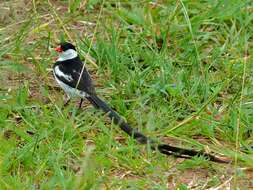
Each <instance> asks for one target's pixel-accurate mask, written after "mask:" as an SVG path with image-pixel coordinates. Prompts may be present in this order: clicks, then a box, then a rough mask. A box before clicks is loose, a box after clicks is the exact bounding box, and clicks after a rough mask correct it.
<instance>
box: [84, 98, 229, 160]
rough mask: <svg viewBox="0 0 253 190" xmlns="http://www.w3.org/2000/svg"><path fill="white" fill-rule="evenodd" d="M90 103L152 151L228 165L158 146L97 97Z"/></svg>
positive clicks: (196, 153) (201, 154) (189, 152)
mask: <svg viewBox="0 0 253 190" xmlns="http://www.w3.org/2000/svg"><path fill="white" fill-rule="evenodd" d="M87 99H88V100H89V101H90V103H91V104H92V105H93V106H94V107H95V108H99V109H101V110H103V111H104V112H105V113H106V114H108V116H109V117H110V118H111V119H112V121H113V122H114V123H115V124H117V125H119V127H120V128H121V129H122V130H123V131H124V132H126V133H127V134H128V135H130V136H132V137H133V138H134V139H136V140H137V141H138V142H139V143H141V144H149V145H150V147H151V148H152V149H153V150H159V151H160V152H161V153H163V154H166V155H174V156H176V157H181V158H191V157H193V156H204V157H206V158H207V159H209V160H211V161H214V162H220V163H229V162H230V161H228V160H223V159H221V158H218V157H216V156H214V155H211V154H208V153H205V152H203V151H196V150H191V149H184V148H179V147H175V146H171V145H168V144H158V143H156V142H155V141H153V140H151V139H150V138H148V137H146V136H145V135H143V134H142V133H140V132H138V131H137V130H136V129H133V128H132V127H131V126H130V125H129V124H128V123H126V122H125V121H124V120H123V119H122V118H121V117H120V116H119V114H118V113H117V112H115V111H114V110H113V109H112V108H110V106H108V105H107V104H106V103H105V102H104V101H103V100H101V99H100V98H99V97H98V96H96V95H92V96H89V97H87Z"/></svg>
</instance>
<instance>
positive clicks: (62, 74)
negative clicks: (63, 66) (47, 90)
mask: <svg viewBox="0 0 253 190" xmlns="http://www.w3.org/2000/svg"><path fill="white" fill-rule="evenodd" d="M54 72H55V74H56V75H57V76H59V77H63V78H64V79H65V80H67V81H69V82H71V81H73V78H72V76H71V75H67V74H65V73H63V72H62V71H61V70H60V69H59V66H56V67H55V68H54Z"/></svg>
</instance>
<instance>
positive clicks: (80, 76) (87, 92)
mask: <svg viewBox="0 0 253 190" xmlns="http://www.w3.org/2000/svg"><path fill="white" fill-rule="evenodd" d="M55 50H56V51H57V52H59V53H60V55H59V58H58V59H57V60H56V62H55V64H54V66H53V73H54V77H55V79H56V81H57V83H58V84H59V85H60V87H61V88H62V89H63V90H64V91H65V93H66V94H67V95H68V97H69V99H68V101H67V102H69V100H70V98H72V97H79V98H81V101H80V104H79V107H81V105H82V102H83V99H84V98H86V99H88V100H89V102H90V103H91V104H92V105H93V106H94V107H95V108H97V109H101V110H102V111H103V112H105V113H106V114H108V116H109V117H110V118H111V119H112V121H113V122H114V123H115V124H117V125H119V127H120V128H121V129H122V130H123V131H124V132H126V133H127V134H128V135H130V136H132V137H133V138H134V139H136V140H137V141H138V142H139V143H141V144H149V145H150V147H151V148H152V149H153V150H159V151H160V152H161V153H163V154H166V155H174V156H176V157H182V158H191V157H193V156H204V157H206V158H207V159H209V160H211V161H214V162H222V163H227V162H228V161H227V160H224V159H221V158H218V157H216V156H213V155H211V154H208V153H205V152H203V151H195V150H191V149H184V148H179V147H175V146H171V145H168V144H159V143H157V142H155V141H153V140H151V139H150V138H148V137H146V136H145V135H143V134H142V133H140V132H138V131H137V130H136V129H133V128H132V127H131V126H130V125H129V124H128V123H126V122H125V121H124V120H123V119H122V118H121V117H120V116H119V114H118V113H117V112H116V111H114V110H113V109H112V108H110V106H108V105H107V104H106V103H105V102H104V101H103V100H102V99H100V98H99V97H98V96H97V94H96V91H95V88H94V85H93V82H92V79H91V77H90V74H89V73H88V71H87V69H86V68H85V65H84V63H83V62H82V61H81V60H80V57H79V56H78V53H77V51H76V48H75V46H74V45H73V44H71V43H68V42H64V43H61V44H60V45H59V46H58V47H57V48H55Z"/></svg>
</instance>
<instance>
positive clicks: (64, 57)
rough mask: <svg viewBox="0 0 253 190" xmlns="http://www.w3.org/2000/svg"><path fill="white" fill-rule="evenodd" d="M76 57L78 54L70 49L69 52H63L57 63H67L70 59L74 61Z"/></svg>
mask: <svg viewBox="0 0 253 190" xmlns="http://www.w3.org/2000/svg"><path fill="white" fill-rule="evenodd" d="M76 57H77V52H76V51H75V50H73V49H68V50H67V51H64V52H62V53H61V54H60V55H59V58H58V59H57V60H56V61H66V60H68V59H74V58H76Z"/></svg>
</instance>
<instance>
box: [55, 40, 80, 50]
mask: <svg viewBox="0 0 253 190" xmlns="http://www.w3.org/2000/svg"><path fill="white" fill-rule="evenodd" d="M69 49H73V50H76V48H75V46H74V45H73V44H71V43H69V42H62V43H60V45H59V46H58V47H57V48H55V50H56V51H58V52H63V51H67V50H69Z"/></svg>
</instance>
